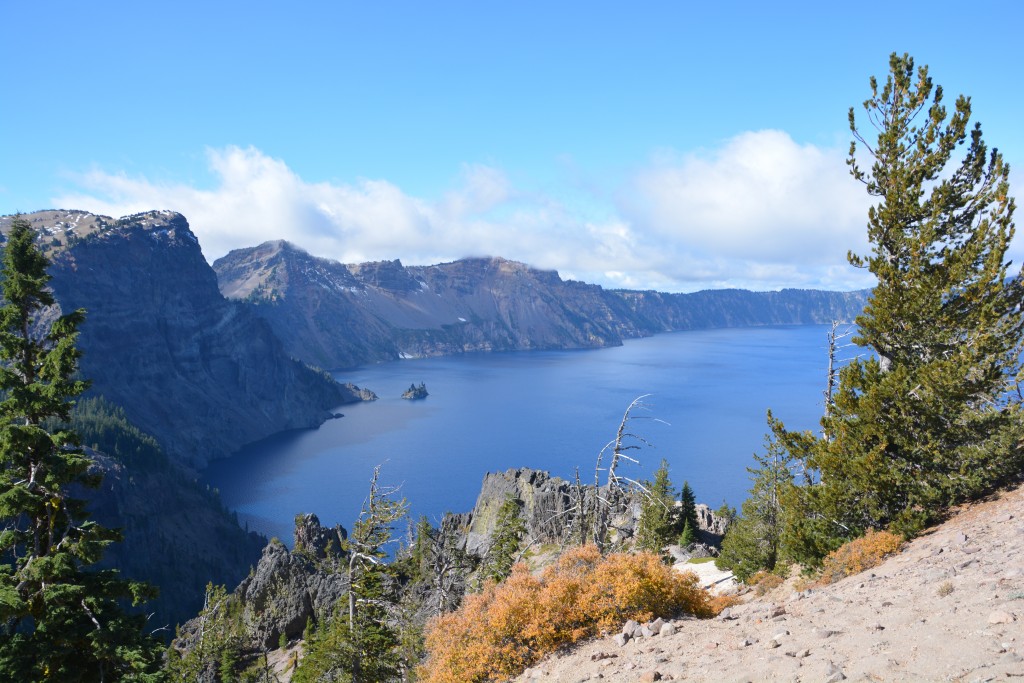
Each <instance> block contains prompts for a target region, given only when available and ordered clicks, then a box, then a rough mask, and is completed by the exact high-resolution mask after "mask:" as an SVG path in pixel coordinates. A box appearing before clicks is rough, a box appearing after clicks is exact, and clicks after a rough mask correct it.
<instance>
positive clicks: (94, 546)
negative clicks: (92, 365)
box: [0, 217, 159, 681]
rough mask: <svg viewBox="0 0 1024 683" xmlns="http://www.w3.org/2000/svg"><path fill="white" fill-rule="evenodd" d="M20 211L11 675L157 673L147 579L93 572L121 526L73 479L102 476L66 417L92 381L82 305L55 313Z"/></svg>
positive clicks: (9, 265)
mask: <svg viewBox="0 0 1024 683" xmlns="http://www.w3.org/2000/svg"><path fill="white" fill-rule="evenodd" d="M34 237H35V233H34V231H33V230H32V228H31V226H30V225H29V224H28V222H27V221H25V220H24V219H21V218H20V217H18V218H15V219H14V220H13V221H12V222H11V230H10V233H9V235H8V239H7V244H6V247H5V248H4V252H3V260H2V264H3V265H2V270H0V277H2V281H0V290H2V294H3V302H4V305H3V307H2V308H0V525H2V526H0V529H2V530H0V679H2V680H11V681H15V680H17V681H33V680H41V679H46V680H53V681H96V680H104V681H119V680H125V681H141V680H157V679H158V678H159V674H158V673H154V672H155V670H156V665H157V663H158V661H159V648H158V646H157V644H156V643H155V641H153V640H152V639H150V638H148V637H146V636H145V635H143V633H142V627H143V625H144V622H145V618H144V617H143V616H141V615H140V616H129V615H127V614H125V613H124V611H123V610H122V609H121V607H120V605H119V601H131V602H133V603H134V604H138V603H139V602H140V601H142V600H144V599H146V598H148V597H151V596H152V594H153V592H152V590H151V589H149V588H148V587H147V586H145V585H143V584H140V583H136V582H130V581H126V580H124V579H122V578H121V577H120V576H119V575H118V573H117V572H116V571H113V570H104V571H99V570H90V569H89V567H90V565H93V564H95V563H96V562H97V561H99V559H100V558H101V556H102V553H103V549H104V547H106V546H107V545H108V544H110V543H112V542H114V541H116V540H119V538H118V534H117V533H115V532H113V531H111V530H109V529H106V528H104V527H102V526H100V525H99V524H96V523H95V522H92V521H89V520H88V515H87V513H86V510H85V503H84V501H82V500H80V499H77V498H75V497H73V496H72V495H71V494H70V493H69V489H70V487H71V486H72V485H76V484H78V485H93V486H95V485H97V484H98V483H99V482H98V480H97V478H96V477H94V476H91V475H90V474H89V473H88V468H89V466H90V464H91V460H90V459H89V458H88V457H87V456H86V455H85V453H84V452H83V451H82V449H81V448H80V447H79V442H78V438H77V436H76V435H75V434H74V433H73V432H72V431H71V430H69V429H66V428H63V429H62V428H57V429H52V428H51V429H50V431H47V429H46V428H45V425H47V424H50V423H52V422H54V421H59V422H63V423H66V422H67V420H68V418H69V413H70V410H71V408H72V406H73V403H74V399H75V398H76V397H77V396H78V395H79V394H81V393H82V391H84V390H85V388H86V382H85V381H83V380H81V379H77V378H76V377H75V372H76V369H77V364H78V358H79V356H80V352H79V351H78V349H77V348H76V346H75V342H76V339H77V336H78V326H79V324H81V322H82V320H83V319H84V312H83V311H81V310H78V311H74V312H72V313H69V314H66V315H63V316H60V317H58V318H56V319H55V320H53V321H52V322H49V323H47V322H46V321H47V320H48V318H47V317H46V315H45V314H46V312H47V311H46V309H47V308H48V307H50V306H52V305H53V304H54V299H53V295H52V294H51V293H50V292H49V290H47V288H46V286H47V283H48V281H49V276H48V275H47V274H46V267H47V265H48V262H47V259H46V258H45V256H44V255H43V254H42V253H41V252H40V250H39V249H38V248H37V247H36V245H35V244H34Z"/></svg>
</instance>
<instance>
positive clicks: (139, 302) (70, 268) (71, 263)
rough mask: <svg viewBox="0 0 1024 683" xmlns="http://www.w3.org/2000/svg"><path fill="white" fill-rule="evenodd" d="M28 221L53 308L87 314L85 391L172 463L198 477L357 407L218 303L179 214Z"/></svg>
mask: <svg viewBox="0 0 1024 683" xmlns="http://www.w3.org/2000/svg"><path fill="white" fill-rule="evenodd" d="M25 218H27V219H28V220H29V221H30V222H31V223H32V225H33V227H35V228H36V229H37V230H38V231H39V233H40V240H41V244H43V245H44V246H45V247H46V249H47V251H48V255H49V256H50V258H51V260H52V266H51V268H50V274H51V275H52V277H53V279H52V281H51V287H52V288H53V291H54V294H55V295H56V298H57V301H58V303H59V305H60V307H61V308H64V309H76V308H84V309H86V322H85V323H84V325H83V326H82V329H81V337H80V339H79V348H81V349H82V351H83V356H82V360H81V371H82V374H83V376H85V377H87V378H89V379H90V380H91V381H92V388H91V390H90V393H91V394H93V395H102V396H104V397H106V398H107V399H108V400H109V401H111V402H113V403H116V404H118V405H120V406H123V407H124V409H125V411H126V412H127V414H128V417H129V419H130V421H131V422H132V423H134V424H136V425H138V426H139V427H141V428H142V429H144V430H145V431H147V432H148V433H150V434H152V435H154V436H155V437H156V438H157V439H158V441H160V443H161V445H162V446H163V447H164V450H165V452H167V454H168V455H170V456H171V457H172V458H174V459H177V460H179V461H181V462H184V463H187V464H188V465H191V466H195V467H201V466H202V465H203V464H205V463H206V462H207V461H208V460H210V459H212V458H217V457H223V456H226V455H228V454H230V453H231V452H233V451H235V450H236V449H238V448H239V447H240V446H241V445H243V444H245V443H248V442H251V441H255V440H257V439H260V438H263V437H266V436H269V435H270V434H273V433H275V432H279V431H282V430H285V429H294V428H302V427H315V426H317V425H318V424H320V422H322V421H323V419H325V418H326V417H327V416H328V415H329V411H330V409H332V408H334V407H336V406H338V405H341V404H343V403H349V402H354V401H357V400H359V398H360V397H359V396H358V394H357V393H356V392H354V391H353V390H352V389H350V388H346V387H342V386H340V385H338V384H337V383H336V382H334V381H333V380H332V379H331V378H330V377H328V376H326V375H325V374H323V373H320V372H317V371H315V370H313V369H310V368H309V367H307V366H305V365H304V364H303V363H301V362H298V361H295V360H293V359H292V358H290V357H289V356H288V354H287V352H286V351H285V349H284V348H283V347H282V346H281V343H280V341H279V340H278V339H277V338H276V337H275V336H274V333H273V331H272V330H271V328H270V326H269V325H268V324H267V322H266V321H265V320H263V319H262V318H260V317H259V316H257V315H253V313H252V311H250V310H249V309H248V308H246V307H244V306H242V305H240V304H238V303H237V302H233V301H229V300H227V299H225V298H224V297H223V296H222V295H221V294H220V291H219V289H218V288H217V279H216V275H215V274H214V272H213V270H212V269H211V268H210V266H209V265H208V264H207V263H206V261H205V260H204V258H203V255H202V252H201V250H200V247H199V242H198V240H197V239H196V237H195V235H193V234H192V231H191V230H190V229H189V226H188V222H187V221H186V220H185V218H184V217H183V216H181V215H180V214H176V213H173V212H169V211H152V212H148V213H144V214H138V215H134V216H127V217H125V218H121V219H118V220H114V219H111V218H109V217H104V216H95V215H93V214H88V213H85V212H80V211H41V212H37V213H34V214H28V215H26V216H25ZM6 223H9V219H6V220H0V230H2V229H3V228H4V227H5V224H6Z"/></svg>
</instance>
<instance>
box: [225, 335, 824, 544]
mask: <svg viewBox="0 0 1024 683" xmlns="http://www.w3.org/2000/svg"><path fill="white" fill-rule="evenodd" d="M827 330H828V328H827V327H825V326H792V327H767V328H741V329H729V330H704V331H695V332H677V333H672V334H662V335H658V336H655V337H650V338H647V339H640V340H632V341H628V342H626V344H625V345H624V346H622V347H618V348H611V349H600V350H595V351H534V352H519V353H490V354H471V355H465V356H456V357H448V358H431V359H423V360H407V361H401V362H396V363H387V364H382V365H376V366H370V367H366V368H362V369H358V370H354V371H347V372H342V373H338V374H337V377H338V379H340V380H342V381H348V382H354V383H355V384H358V385H359V386H362V387H368V388H370V389H372V390H373V391H375V392H376V393H377V394H378V395H379V396H380V400H378V401H375V402H372V403H364V404H360V405H354V406H344V407H342V408H340V409H339V410H341V411H342V412H344V414H345V417H344V418H341V419H337V420H331V421H328V422H327V423H325V424H324V425H323V426H322V427H321V428H320V429H317V430H310V431H301V432H290V433H287V434H282V435H278V436H275V437H272V438H270V439H268V440H265V441H262V442H260V443H257V444H254V445H250V446H247V447H245V448H243V449H242V450H241V451H239V452H238V453H237V454H236V455H234V456H233V457H231V458H228V459H225V460H221V461H219V462H216V463H214V464H213V465H211V466H210V467H209V469H207V471H206V472H205V477H206V480H207V482H208V483H209V484H210V485H211V486H214V487H216V488H218V489H219V490H220V492H221V496H222V499H223V501H224V503H225V504H226V505H227V506H228V507H229V508H231V509H233V510H236V511H237V512H238V516H239V519H240V521H241V522H242V523H243V524H247V525H248V526H249V528H251V529H255V530H257V531H260V532H262V533H264V534H267V535H268V536H277V537H279V538H281V540H283V541H285V542H286V543H289V544H290V543H291V532H292V528H293V520H294V518H295V515H296V514H297V513H300V512H315V513H316V514H317V515H318V516H319V517H320V519H321V521H322V522H323V523H325V524H336V523H341V524H342V525H344V526H345V527H346V528H351V525H352V522H353V521H354V520H355V518H356V516H357V515H358V513H359V509H360V506H361V505H362V502H363V499H364V498H365V495H366V491H367V488H368V482H369V480H370V475H371V473H372V470H373V467H374V465H377V464H383V467H382V469H381V480H382V483H385V484H395V485H401V487H402V489H401V491H402V495H404V496H405V497H406V498H407V499H408V501H409V503H410V505H411V508H412V515H413V518H416V517H418V516H419V515H420V514H425V515H427V516H428V517H430V518H431V519H433V520H435V521H436V520H438V519H440V516H441V515H442V513H443V512H445V511H447V510H451V511H456V512H463V511H468V510H470V509H471V508H472V507H473V504H474V502H475V500H476V495H477V493H478V492H479V489H480V482H481V480H482V479H483V476H484V474H485V473H486V472H489V471H496V470H505V469H508V468H514V467H533V468H538V469H546V470H549V471H551V472H552V473H553V474H556V475H559V476H562V477H565V478H570V477H572V476H573V473H574V468H575V467H577V466H579V468H580V476H581V478H583V480H584V481H585V482H591V481H593V477H594V463H595V458H596V456H597V454H598V452H599V451H600V450H601V449H602V448H603V447H604V446H605V444H607V443H608V442H609V441H610V440H611V439H612V438H613V437H614V436H615V431H616V429H617V428H618V425H619V421H620V419H621V418H622V414H623V412H624V411H625V409H626V407H627V406H628V405H629V403H630V402H631V401H632V400H633V399H635V398H636V397H638V396H640V395H641V394H651V396H650V397H649V398H647V399H646V403H647V404H648V405H649V407H650V409H649V410H648V411H644V412H638V413H636V415H637V416H638V417H641V418H646V419H640V420H637V421H635V422H634V423H633V425H632V427H633V429H632V431H635V432H637V433H639V434H641V435H642V436H643V437H644V438H645V439H646V440H647V441H649V442H650V443H651V444H653V447H650V448H645V449H643V450H641V451H639V452H634V454H636V455H637V456H638V458H639V459H640V461H641V464H640V466H632V467H631V468H630V469H629V470H627V471H624V473H626V474H627V476H632V477H634V478H649V477H651V476H652V475H653V472H654V470H655V469H656V468H657V466H658V464H659V462H660V461H661V459H662V458H665V459H666V460H667V461H668V463H669V467H670V476H671V479H672V481H673V482H674V483H675V484H676V486H677V488H678V487H679V486H681V485H682V482H683V480H684V479H685V480H687V481H689V483H690V485H691V486H692V487H693V489H694V491H695V493H696V495H697V500H698V501H700V502H706V503H708V504H709V505H712V507H717V506H718V505H720V504H721V503H722V501H723V500H724V501H727V502H729V503H730V504H731V505H735V506H737V507H739V504H740V503H741V502H742V501H743V499H744V498H745V497H746V491H747V488H748V487H749V479H748V475H747V472H746V469H745V468H746V467H747V466H748V465H750V464H751V457H750V456H751V454H752V453H753V452H754V451H757V450H760V449H761V448H762V446H763V441H764V433H765V429H766V427H765V411H766V409H768V408H771V409H772V412H773V413H774V414H775V415H776V416H777V417H779V418H780V419H782V420H784V421H785V422H786V424H787V426H788V427H791V428H800V429H815V428H816V427H817V420H818V417H819V416H820V415H821V411H822V402H823V399H822V394H821V392H822V389H823V388H824V381H825V367H826V361H827V358H826V333H827ZM413 382H415V383H417V384H418V383H419V382H425V383H426V385H427V389H428V391H429V392H430V396H429V397H428V398H427V399H425V400H423V401H407V400H402V399H401V398H399V397H400V395H401V393H402V391H404V390H405V389H406V388H408V386H409V384H410V383H413ZM650 418H656V419H650Z"/></svg>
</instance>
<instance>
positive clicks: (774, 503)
mask: <svg viewBox="0 0 1024 683" xmlns="http://www.w3.org/2000/svg"><path fill="white" fill-rule="evenodd" d="M768 426H769V428H770V432H769V435H768V436H766V437H765V451H766V453H765V454H764V455H758V454H756V453H755V454H754V460H755V461H756V462H757V465H758V466H757V467H748V468H747V471H748V472H750V475H751V480H752V482H753V486H752V487H751V489H750V496H749V497H748V498H747V499H746V500H745V501H744V502H743V506H742V515H740V516H739V517H737V518H735V519H734V520H733V523H732V524H730V526H729V529H728V531H727V532H726V535H725V538H724V539H723V540H722V552H721V554H720V555H719V556H718V559H717V560H715V566H716V567H718V568H719V569H729V570H732V572H733V573H734V574H735V575H736V578H737V579H739V580H740V581H746V580H747V579H749V578H750V577H751V576H753V575H754V574H756V573H757V572H759V571H761V570H766V571H774V570H775V569H776V567H777V565H778V564H779V561H780V559H782V558H781V550H782V548H781V546H782V537H783V529H784V526H785V515H786V510H785V509H784V504H785V501H786V500H787V496H789V495H791V493H792V491H793V489H794V488H795V484H794V482H793V470H792V467H793V458H792V456H791V455H790V454H789V452H788V451H787V450H786V449H785V447H784V445H783V443H782V442H781V441H780V440H779V438H778V435H777V434H776V431H777V430H779V429H780V428H781V425H780V423H779V422H778V421H777V420H776V419H775V418H774V417H773V416H772V414H771V412H769V413H768Z"/></svg>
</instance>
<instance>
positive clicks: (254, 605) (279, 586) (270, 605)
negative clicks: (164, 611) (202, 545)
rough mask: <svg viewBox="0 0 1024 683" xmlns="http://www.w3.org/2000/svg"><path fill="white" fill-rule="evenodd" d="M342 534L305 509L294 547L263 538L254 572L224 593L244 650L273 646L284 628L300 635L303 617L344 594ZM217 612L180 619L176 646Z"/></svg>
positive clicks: (326, 611) (328, 608)
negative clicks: (235, 616)
mask: <svg viewBox="0 0 1024 683" xmlns="http://www.w3.org/2000/svg"><path fill="white" fill-rule="evenodd" d="M345 537H346V532H345V529H344V528H342V527H341V526H336V527H334V528H332V529H325V528H323V527H322V526H321V525H320V520H319V519H317V517H316V515H304V516H301V517H299V518H298V519H297V520H296V529H295V549H294V550H291V551H289V550H288V548H286V547H285V546H284V544H283V543H281V542H280V541H276V540H275V541H271V542H270V543H269V544H267V546H266V547H265V548H264V549H263V555H262V556H261V557H260V560H259V563H258V564H257V565H256V567H255V568H254V569H253V571H252V573H250V574H249V576H248V577H246V578H245V579H244V580H243V581H242V582H241V583H240V584H239V585H238V587H237V588H236V589H235V590H234V591H233V593H232V594H231V595H230V596H229V598H228V599H229V600H231V601H233V602H234V603H235V605H234V607H233V609H235V610H237V613H239V614H241V624H240V631H239V633H238V635H239V636H240V637H241V638H242V641H243V642H242V649H243V650H244V651H247V652H265V651H268V650H273V649H275V648H277V646H278V643H279V640H280V638H281V635H282V634H283V635H284V637H285V638H286V639H288V640H295V639H298V638H300V637H301V636H302V633H303V630H304V629H305V627H306V623H307V621H312V622H313V623H314V624H315V623H318V622H319V621H320V620H321V619H324V618H326V617H328V616H329V615H331V614H332V612H333V610H334V609H335V607H336V605H337V604H338V603H339V601H341V600H342V598H344V597H345V596H346V595H347V594H348V584H347V578H346V574H345V573H344V572H343V571H342V570H343V569H344V567H343V566H342V565H345V566H347V565H346V564H345V563H346V560H345V557H346V556H345V554H344V552H343V551H342V550H341V548H340V542H341V541H342V540H344V539H345ZM216 618H221V615H216V614H211V615H202V616H199V617H196V618H195V619H192V620H191V621H189V622H188V623H186V624H185V625H183V626H182V627H181V629H180V634H179V636H178V638H177V639H176V642H175V646H176V647H178V648H179V649H182V650H186V649H188V648H190V647H193V646H194V645H195V642H196V641H197V639H198V637H199V634H200V633H201V632H202V630H203V628H204V625H205V624H204V621H205V620H206V619H216Z"/></svg>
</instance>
